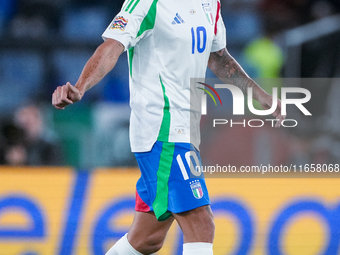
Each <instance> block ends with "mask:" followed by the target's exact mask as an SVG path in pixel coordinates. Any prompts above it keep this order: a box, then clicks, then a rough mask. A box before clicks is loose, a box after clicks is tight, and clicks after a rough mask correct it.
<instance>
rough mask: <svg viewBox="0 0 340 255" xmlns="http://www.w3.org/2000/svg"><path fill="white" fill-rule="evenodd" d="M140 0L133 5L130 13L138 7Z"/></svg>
mask: <svg viewBox="0 0 340 255" xmlns="http://www.w3.org/2000/svg"><path fill="white" fill-rule="evenodd" d="M139 1H140V0H137V1H136V2H135V4H134V5H133V7H132V8H131V10H130V11H129V13H130V14H131V13H132V12H133V10H134V9H135V8H136V6H137V4H138V3H139Z"/></svg>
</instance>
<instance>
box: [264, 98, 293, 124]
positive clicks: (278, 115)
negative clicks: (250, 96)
mask: <svg viewBox="0 0 340 255" xmlns="http://www.w3.org/2000/svg"><path fill="white" fill-rule="evenodd" d="M259 102H260V104H261V106H262V108H263V109H264V110H268V109H270V108H271V107H272V105H273V97H272V96H271V95H269V94H265V95H262V96H261V98H260V99H259ZM272 115H273V116H274V117H275V118H276V119H277V122H276V124H275V127H276V128H279V127H280V126H281V123H282V121H284V120H285V119H286V116H284V115H281V100H280V99H277V107H276V110H275V112H273V113H272Z"/></svg>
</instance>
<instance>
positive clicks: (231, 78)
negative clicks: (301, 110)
mask: <svg viewBox="0 0 340 255" xmlns="http://www.w3.org/2000/svg"><path fill="white" fill-rule="evenodd" d="M208 66H209V68H210V69H211V70H212V71H213V73H214V74H215V75H216V76H217V77H218V78H220V79H221V80H222V81H223V82H224V83H227V84H233V85H236V86H237V87H239V88H240V89H241V90H242V91H243V93H244V94H246V93H247V88H249V87H251V88H252V89H253V98H254V99H256V100H257V101H259V103H260V104H261V106H262V107H263V109H270V108H271V106H272V102H273V98H272V96H271V95H269V94H268V93H267V92H265V91H264V90H263V89H262V88H261V87H260V86H259V85H258V84H257V83H256V82H255V81H254V80H253V79H251V78H250V77H249V76H248V75H247V73H246V72H245V71H244V70H243V68H242V67H241V66H240V64H239V63H238V62H237V61H236V60H235V59H234V58H233V57H232V56H231V55H230V53H229V52H228V50H227V49H222V50H220V51H217V52H212V53H211V54H210V58H209V62H208ZM273 116H275V118H276V119H277V120H278V121H277V123H276V127H280V125H281V122H282V120H284V119H285V116H282V115H281V101H280V100H278V106H277V108H276V110H275V112H274V113H273Z"/></svg>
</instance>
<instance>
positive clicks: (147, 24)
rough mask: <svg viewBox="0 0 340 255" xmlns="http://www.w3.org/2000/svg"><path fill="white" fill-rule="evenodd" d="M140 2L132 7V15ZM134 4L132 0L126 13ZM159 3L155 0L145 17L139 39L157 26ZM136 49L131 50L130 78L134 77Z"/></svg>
mask: <svg viewBox="0 0 340 255" xmlns="http://www.w3.org/2000/svg"><path fill="white" fill-rule="evenodd" d="M139 1H140V0H137V2H135V4H134V6H133V7H132V9H131V11H130V13H131V12H132V11H133V10H134V9H135V8H136V6H137V4H138V3H139ZM133 2H134V0H132V1H131V2H130V4H129V5H128V7H127V8H126V10H125V11H127V10H128V9H129V8H130V6H131V5H132V3H133ZM157 2H158V0H154V1H153V2H152V4H151V6H150V9H149V11H148V13H147V15H146V16H145V17H144V19H143V21H142V23H141V25H140V27H139V31H138V33H137V36H136V38H137V37H139V36H140V35H142V34H143V33H144V32H145V31H147V30H150V29H153V28H154V26H155V21H156V12H157ZM134 51H135V50H134V47H132V48H130V49H129V51H128V52H129V67H130V76H131V77H132V60H133V55H134Z"/></svg>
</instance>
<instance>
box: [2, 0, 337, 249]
mask: <svg viewBox="0 0 340 255" xmlns="http://www.w3.org/2000/svg"><path fill="white" fill-rule="evenodd" d="M221 2H222V16H223V19H224V22H225V24H226V27H227V38H228V49H229V51H230V52H231V54H232V55H233V56H234V57H235V58H236V59H237V60H238V61H239V62H240V63H241V65H242V66H243V67H244V69H245V70H246V71H247V72H248V73H249V75H250V76H251V77H254V78H262V79H263V78H265V79H278V78H324V79H325V80H323V81H324V82H322V83H319V82H313V81H315V80H316V79H313V80H307V82H300V83H299V84H293V85H294V86H302V87H306V88H308V89H309V90H310V91H311V93H312V100H311V102H310V103H309V105H308V109H310V111H311V112H312V114H313V118H312V121H307V120H305V119H304V118H301V116H298V114H297V113H294V112H292V116H294V117H295V118H296V119H298V120H299V121H300V122H299V128H296V129H294V130H293V131H291V130H289V132H288V131H287V130H286V129H280V130H272V129H266V128H264V129H261V130H254V129H249V128H233V129H230V128H229V129H228V128H223V129H218V130H217V132H214V134H211V132H209V131H211V130H209V128H208V127H207V123H206V122H205V121H204V119H203V121H202V144H203V146H202V147H201V152H202V160H203V164H204V163H205V162H206V163H207V164H209V163H210V164H213V163H215V162H222V164H225V165H228V164H231V165H235V166H241V165H256V164H262V163H264V164H269V163H270V164H274V165H275V164H305V163H308V164H311V163H315V164H330V163H331V164H335V163H339V162H340V129H339V126H340V111H339V109H340V105H339V102H340V101H339V97H340V84H338V83H339V80H338V79H337V78H339V76H340V14H339V13H340V2H339V1H338V0H229V1H227V0H221ZM122 3H123V1H121V0H114V1H113V0H100V1H99V0H96V1H95V0H83V1H80V0H68V1H66V0H54V1H52V0H0V165H2V166H0V255H38V254H39V255H42V254H44V255H45V254H47V255H49V254H58V255H59V254H60V255H68V254H79V255H86V254H98V255H99V254H104V250H105V249H106V248H107V247H109V246H110V245H111V244H112V242H114V240H116V238H118V237H119V236H120V235H122V233H123V232H124V231H125V229H126V228H127V226H128V225H129V223H130V222H131V215H132V212H133V206H132V204H133V202H132V199H133V193H134V184H135V182H136V180H137V178H138V170H137V169H136V161H135V159H134V156H133V154H132V153H131V152H130V146H129V139H128V125H129V105H128V101H129V91H128V67H127V65H128V64H127V57H126V55H125V54H123V55H122V56H121V57H120V59H119V62H118V64H117V66H116V67H115V68H114V70H113V71H112V72H111V73H110V74H109V75H108V76H107V77H105V79H104V80H103V81H102V82H101V83H100V84H98V85H97V86H96V87H95V88H93V89H92V90H91V91H89V92H88V93H87V94H86V95H85V97H84V98H83V100H82V101H81V102H79V103H77V104H76V105H73V106H70V107H69V108H68V109H67V110H65V111H57V110H55V109H53V107H52V106H51V94H52V92H53V91H54V89H55V88H56V87H57V86H59V85H62V84H65V83H66V82H67V81H70V82H71V83H72V84H74V83H75V82H76V81H77V78H78V76H79V74H80V72H81V70H82V67H83V66H84V64H85V63H86V61H87V59H88V58H89V57H90V56H91V54H92V53H93V51H94V50H95V49H96V47H97V46H98V45H99V44H100V43H101V42H102V39H101V34H102V32H103V31H104V30H105V28H106V27H107V25H108V24H109V23H110V21H111V20H112V19H113V17H114V16H115V15H116V13H117V12H118V11H119V10H120V6H121V5H122ZM207 77H214V75H213V74H212V73H211V71H210V70H208V71H207ZM261 84H262V85H263V86H264V88H265V89H266V90H268V91H271V85H270V83H268V82H263V83H261ZM320 84H322V85H320ZM229 117H230V116H229ZM248 117H249V118H250V117H251V116H248ZM208 182H210V186H211V194H212V200H213V207H214V209H215V211H216V221H217V223H218V224H217V234H216V242H215V247H216V252H215V254H256V255H260V254H273V255H277V254H299V255H302V254H325V255H328V254H340V251H339V244H340V233H339V229H340V227H339V226H340V225H339V224H340V221H339V219H340V209H339V203H340V189H339V188H338V187H339V186H340V181H339V180H338V179H294V178H291V179H279V178H276V179H269V178H267V179H266V178H264V179H241V178H240V179H209V180H208ZM180 243H181V235H180V232H179V230H178V227H177V226H174V227H173V228H172V230H171V231H170V234H169V237H168V238H167V242H166V245H165V248H164V249H163V250H162V251H161V252H160V253H159V254H181V246H180V245H178V244H180Z"/></svg>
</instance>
